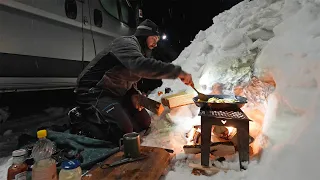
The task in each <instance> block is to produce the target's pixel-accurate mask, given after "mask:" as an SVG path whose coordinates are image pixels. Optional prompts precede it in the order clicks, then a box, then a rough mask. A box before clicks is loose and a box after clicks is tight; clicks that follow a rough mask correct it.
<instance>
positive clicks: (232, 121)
mask: <svg viewBox="0 0 320 180" xmlns="http://www.w3.org/2000/svg"><path fill="white" fill-rule="evenodd" d="M199 116H201V165H202V166H207V167H208V166H209V158H210V144H211V131H212V125H217V126H232V127H234V128H237V141H238V144H237V149H238V152H239V162H240V169H241V170H243V169H246V166H244V164H243V163H244V162H247V163H248V164H249V121H251V120H250V119H249V118H248V117H247V116H246V115H245V114H244V113H243V111H242V110H241V109H240V108H238V107H234V108H232V109H230V108H229V109H218V110H215V109H212V108H208V107H203V108H201V110H200V113H199Z"/></svg>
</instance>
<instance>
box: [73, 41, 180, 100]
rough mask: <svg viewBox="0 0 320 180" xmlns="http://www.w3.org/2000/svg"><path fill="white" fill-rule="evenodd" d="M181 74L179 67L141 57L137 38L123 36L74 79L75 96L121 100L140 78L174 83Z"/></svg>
mask: <svg viewBox="0 0 320 180" xmlns="http://www.w3.org/2000/svg"><path fill="white" fill-rule="evenodd" d="M181 71H182V70H181V67H180V66H176V65H173V64H170V63H164V62H161V61H157V60H155V59H152V58H147V57H145V56H144V55H143V54H142V48H141V46H140V43H139V41H138V39H137V37H135V36H125V37H120V38H117V39H115V40H114V41H113V42H112V43H111V44H110V46H109V47H108V48H106V49H104V50H103V51H102V52H100V53H99V54H98V55H97V56H96V57H95V58H94V59H93V60H92V61H91V62H90V63H89V64H88V65H87V67H86V68H85V69H84V70H83V72H82V73H81V74H80V75H79V77H78V80H77V87H76V92H77V93H78V94H79V93H80V94H82V93H85V94H86V93H89V92H91V91H93V92H101V91H103V92H105V93H107V94H110V95H113V96H124V95H125V94H126V93H127V91H128V90H130V89H131V88H132V87H133V86H134V85H136V83H137V82H138V81H139V80H140V79H141V78H148V79H176V78H177V77H178V76H179V74H180V73H181Z"/></svg>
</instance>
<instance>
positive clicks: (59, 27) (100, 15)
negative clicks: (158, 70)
mask: <svg viewBox="0 0 320 180" xmlns="http://www.w3.org/2000/svg"><path fill="white" fill-rule="evenodd" d="M134 9H136V8H133V7H132V6H131V4H130V1H129V0H2V1H0V93H3V92H18V91H39V90H54V89H69V88H70V89H71V88H74V87H75V84H76V79H77V77H78V75H79V74H80V72H81V71H82V69H83V68H84V67H85V66H86V65H87V64H88V62H89V61H90V60H92V59H93V58H94V56H95V55H96V54H97V53H99V52H100V51H101V50H102V49H104V48H105V47H106V46H107V45H108V44H109V43H110V42H111V41H112V40H113V39H114V38H116V37H119V36H123V35H131V34H133V33H134V30H135V27H136V25H137V19H138V20H139V18H136V14H137V13H136V11H135V10H134ZM138 14H139V13H138Z"/></svg>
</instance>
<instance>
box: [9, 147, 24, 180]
mask: <svg viewBox="0 0 320 180" xmlns="http://www.w3.org/2000/svg"><path fill="white" fill-rule="evenodd" d="M26 155H27V151H26V150H25V149H19V150H15V151H13V152H12V165H11V166H10V167H9V169H8V175H7V180H26V179H27V170H28V165H27V164H26V163H25V162H24V161H25V160H26Z"/></svg>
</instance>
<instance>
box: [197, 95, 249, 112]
mask: <svg viewBox="0 0 320 180" xmlns="http://www.w3.org/2000/svg"><path fill="white" fill-rule="evenodd" d="M207 96H208V98H212V97H215V98H218V99H234V98H236V99H237V100H238V101H239V102H235V103H208V102H201V101H200V102H199V101H198V99H199V97H198V96H196V97H194V98H193V102H194V103H195V104H196V105H197V106H198V107H200V108H211V109H225V108H235V107H238V108H242V107H243V106H244V105H245V104H246V103H247V98H245V97H242V96H233V95H207Z"/></svg>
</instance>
